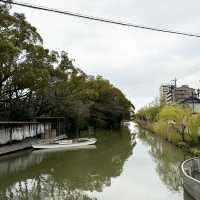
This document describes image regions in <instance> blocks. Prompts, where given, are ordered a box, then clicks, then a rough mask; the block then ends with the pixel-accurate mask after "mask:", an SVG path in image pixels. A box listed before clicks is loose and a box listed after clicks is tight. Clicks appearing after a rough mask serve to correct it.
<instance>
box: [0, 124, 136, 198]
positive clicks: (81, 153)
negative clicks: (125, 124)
mask: <svg viewBox="0 0 200 200" xmlns="http://www.w3.org/2000/svg"><path fill="white" fill-rule="evenodd" d="M95 136H96V137H97V139H98V143H97V148H96V149H93V150H90V149H89V150H87V149H84V150H78V151H60V152H51V153H45V152H38V151H33V152H22V153H18V154H16V155H14V156H11V157H5V158H4V159H1V160H0V179H1V183H0V197H1V199H5V200H6V199H9V200H12V199H15V200H17V199H20V200H21V199H23V200H26V199H34V200H35V199H37V200H40V199H42V200H43V199H69V200H76V199H80V200H92V199H96V198H92V197H90V196H91V193H90V192H93V191H99V192H101V191H102V190H103V189H104V188H105V187H107V186H110V185H111V178H114V177H117V176H120V174H121V173H122V170H123V166H124V163H125V161H126V160H127V159H128V158H129V156H130V155H131V154H132V151H133V147H134V142H133V140H134V138H133V136H132V135H131V134H130V132H129V130H128V129H127V128H125V129H123V130H122V131H121V132H119V131H118V132H114V131H113V132H98V133H97V134H96V135H95Z"/></svg>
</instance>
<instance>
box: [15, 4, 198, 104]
mask: <svg viewBox="0 0 200 200" xmlns="http://www.w3.org/2000/svg"><path fill="white" fill-rule="evenodd" d="M29 2H30V3H34V4H40V5H46V6H48V7H55V8H58V9H63V10H71V11H76V12H81V13H85V14H89V15H95V16H99V17H107V18H113V19H115V20H124V21H129V22H133V23H138V24H147V25H152V26H161V27H163V28H173V29H177V30H178V29H180V30H182V31H188V32H196V33H198V32H199V33H200V30H199V27H200V26H199V25H200V20H199V19H200V16H199V10H200V2H199V1H197V0H194V1H193V3H191V1H188V0H168V1H160V0H151V1H147V0H109V1H107V0H101V1H99V0H93V1H88V0H68V1H65V0H59V3H58V1H49V0H41V1H34V0H29ZM13 10H16V11H20V12H25V14H26V16H27V18H28V20H29V21H30V22H31V23H32V24H33V25H34V26H36V27H37V28H38V30H39V32H40V33H41V35H42V36H43V38H44V45H45V46H46V47H48V48H50V49H55V50H66V51H67V52H68V53H69V55H70V56H71V57H72V58H75V60H76V62H75V64H76V66H78V67H80V68H82V69H83V70H84V71H86V72H87V73H89V74H93V75H97V74H100V75H102V76H104V77H105V78H107V79H109V80H110V81H111V82H112V83H114V84H115V85H117V86H118V87H119V88H121V89H122V90H123V91H124V93H125V94H126V95H127V96H128V97H129V98H130V99H131V100H133V103H134V104H135V105H136V106H137V107H141V106H142V105H143V104H146V103H148V102H149V101H152V100H153V99H154V98H155V97H156V96H157V95H158V89H159V86H160V84H161V83H162V82H169V81H170V80H171V79H172V78H174V77H178V78H179V79H180V83H184V80H185V81H186V82H187V83H190V82H191V81H192V80H194V79H196V80H198V79H199V78H198V77H200V70H199V64H200V57H199V45H200V39H194V38H187V37H182V36H175V35H170V34H164V33H156V32H151V31H145V30H139V29H130V28H127V27H119V26H116V25H108V24H103V23H94V22H90V21H87V20H82V19H76V18H72V17H69V16H63V15H57V14H52V13H46V12H40V11H34V10H29V9H25V8H19V7H14V9H13ZM181 81H182V82H181ZM194 86H195V85H194Z"/></svg>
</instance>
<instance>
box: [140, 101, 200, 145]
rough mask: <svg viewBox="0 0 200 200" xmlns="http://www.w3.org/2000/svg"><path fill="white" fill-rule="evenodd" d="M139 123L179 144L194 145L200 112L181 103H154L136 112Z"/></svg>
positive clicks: (199, 123) (196, 138)
mask: <svg viewBox="0 0 200 200" xmlns="http://www.w3.org/2000/svg"><path fill="white" fill-rule="evenodd" d="M136 119H137V120H138V122H139V123H141V124H142V125H144V126H145V127H146V128H148V129H150V130H151V131H152V132H154V133H156V134H158V135H161V136H162V137H164V138H166V139H167V140H168V141H170V142H173V143H175V144H177V145H180V146H185V145H196V144H198V142H199V141H198V140H199V133H198V132H199V127H200V113H197V114H193V113H192V110H191V108H189V107H187V106H186V105H181V104H173V105H167V104H154V105H151V106H148V107H145V108H142V109H141V110H139V111H138V113H137V114H136Z"/></svg>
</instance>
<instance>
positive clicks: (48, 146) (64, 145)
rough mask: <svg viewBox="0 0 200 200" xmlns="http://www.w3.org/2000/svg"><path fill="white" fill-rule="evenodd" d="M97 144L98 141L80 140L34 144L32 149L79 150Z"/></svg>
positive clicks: (93, 139)
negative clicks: (78, 148)
mask: <svg viewBox="0 0 200 200" xmlns="http://www.w3.org/2000/svg"><path fill="white" fill-rule="evenodd" d="M95 143H96V139H95V138H92V139H78V141H77V142H68V141H67V140H63V141H62V140H61V141H57V142H56V143H53V144H34V145H32V148H34V149H58V148H65V149H66V148H69V149H71V148H77V147H82V146H87V145H93V144H95Z"/></svg>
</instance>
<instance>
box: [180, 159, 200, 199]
mask: <svg viewBox="0 0 200 200" xmlns="http://www.w3.org/2000/svg"><path fill="white" fill-rule="evenodd" d="M181 170H182V175H183V186H184V188H185V190H186V191H187V192H188V193H189V194H190V195H191V196H192V197H193V198H194V199H195V200H200V181H199V180H197V179H194V178H193V177H192V176H191V175H192V172H194V171H198V172H200V157H199V158H193V159H189V160H186V161H185V162H183V164H182V166H181Z"/></svg>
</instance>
